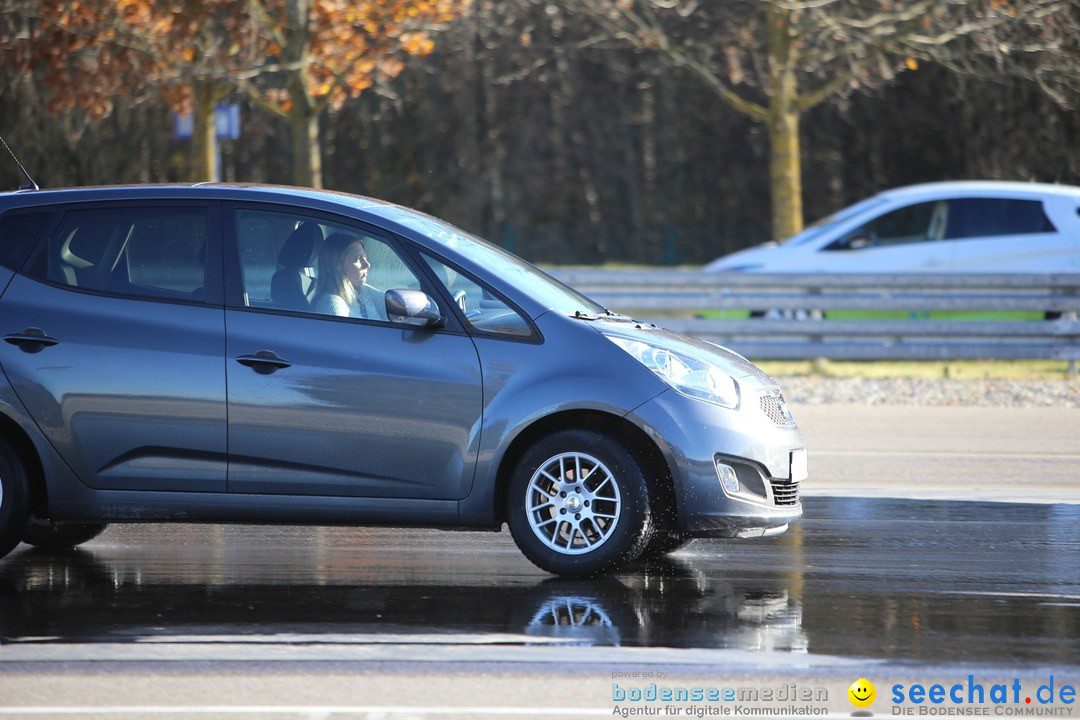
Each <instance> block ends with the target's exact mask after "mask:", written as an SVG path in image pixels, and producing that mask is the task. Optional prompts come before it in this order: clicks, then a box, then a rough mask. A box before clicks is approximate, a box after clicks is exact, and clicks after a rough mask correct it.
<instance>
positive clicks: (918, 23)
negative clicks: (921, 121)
mask: <svg viewBox="0 0 1080 720" xmlns="http://www.w3.org/2000/svg"><path fill="white" fill-rule="evenodd" d="M1060 5H1061V3H1060V2H1058V1H1057V0H910V1H906V2H899V1H895V0H731V1H730V2H725V3H704V2H700V0H573V1H572V2H569V3H568V6H575V7H579V8H581V9H582V10H583V11H584V12H588V14H589V15H590V16H591V17H592V18H594V19H595V20H597V21H599V22H600V23H602V25H603V26H604V27H606V28H607V30H608V32H609V33H610V36H611V37H612V38H613V39H614V40H616V41H619V42H624V43H629V44H630V45H631V46H633V47H635V48H637V49H639V50H642V51H648V52H653V53H656V54H657V55H658V56H659V57H661V58H663V59H664V60H665V61H666V62H668V63H670V64H672V65H675V66H681V67H684V68H687V69H689V70H690V71H691V72H693V73H694V74H695V75H697V76H698V77H699V78H700V79H701V80H702V81H704V83H705V85H706V86H707V87H708V88H709V89H710V90H711V91H713V92H715V93H716V94H717V95H718V96H719V97H721V98H722V99H723V100H724V101H725V102H726V103H727V104H728V105H729V106H730V107H731V108H733V109H735V110H736V111H738V112H740V113H742V114H744V115H746V116H748V117H750V118H752V119H753V120H755V121H757V122H760V123H763V124H764V125H765V126H766V128H767V132H768V137H769V143H770V162H769V176H770V187H771V195H772V227H773V234H774V236H775V237H777V238H781V237H786V236H789V235H792V234H794V233H796V232H798V231H799V230H801V229H802V224H803V213H802V167H801V160H800V149H801V148H800V134H799V123H800V120H801V118H802V117H803V115H804V114H805V113H806V112H807V111H808V110H810V109H811V108H813V107H815V106H817V105H818V104H820V103H822V102H824V101H825V100H827V99H829V98H831V97H833V96H836V95H838V94H842V93H847V92H850V91H852V90H854V89H857V88H859V87H866V86H872V85H875V84H880V83H882V82H887V81H889V80H891V79H892V78H893V77H894V76H895V75H896V74H897V73H899V72H904V71H912V70H915V69H917V68H918V66H919V63H920V62H924V61H927V60H933V59H935V58H936V57H938V56H940V55H942V54H944V53H945V52H946V51H947V50H951V49H952V48H953V47H954V45H956V44H957V43H958V41H960V40H961V39H964V38H968V37H971V36H974V35H976V34H979V33H982V34H986V33H987V32H989V31H991V30H992V29H994V28H996V27H999V26H1003V25H1008V24H1011V23H1015V22H1017V19H1018V18H1022V17H1024V16H1031V15H1032V14H1033V13H1042V12H1043V11H1047V12H1056V11H1058V10H1060ZM970 47H972V46H971V45H970V44H969V48H970Z"/></svg>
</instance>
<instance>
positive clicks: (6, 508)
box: [0, 440, 30, 557]
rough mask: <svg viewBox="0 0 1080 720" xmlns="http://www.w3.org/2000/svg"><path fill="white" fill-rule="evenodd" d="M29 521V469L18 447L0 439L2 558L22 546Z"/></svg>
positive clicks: (0, 530) (0, 535)
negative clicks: (20, 455)
mask: <svg viewBox="0 0 1080 720" xmlns="http://www.w3.org/2000/svg"><path fill="white" fill-rule="evenodd" d="M29 518H30V487H29V483H28V481H27V478H26V468H24V467H23V462H22V459H21V458H20V457H19V454H18V453H17V452H15V450H14V448H12V447H11V446H10V445H8V444H7V443H6V442H4V441H3V440H0V557H3V556H4V555H7V554H8V553H9V552H11V551H12V549H14V547H15V546H16V545H18V544H19V541H20V540H21V539H22V535H23V531H24V530H25V529H26V523H27V521H28V520H29Z"/></svg>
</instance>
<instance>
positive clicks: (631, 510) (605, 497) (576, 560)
mask: <svg viewBox="0 0 1080 720" xmlns="http://www.w3.org/2000/svg"><path fill="white" fill-rule="evenodd" d="M645 477H646V476H645V471H644V467H643V465H642V463H641V462H639V461H638V459H637V458H636V457H635V456H634V454H633V453H631V452H630V450H629V449H628V448H627V447H625V446H624V445H623V444H622V443H621V442H619V441H618V440H615V439H614V438H612V437H609V436H607V435H603V434H600V433H597V432H593V431H584V430H582V431H573V430H567V431H562V432H559V433H555V434H554V435H549V436H548V437H546V438H543V439H542V440H540V441H539V442H537V443H536V444H535V445H533V447H531V448H530V449H529V450H527V451H526V452H525V454H524V456H523V457H522V458H521V460H520V462H519V463H518V465H517V468H516V470H515V473H514V477H513V479H512V480H511V486H510V492H509V496H508V498H507V503H508V505H507V521H508V523H509V525H510V532H511V534H512V535H513V536H514V541H515V542H516V543H517V545H518V547H519V548H520V549H521V551H522V553H524V554H525V556H526V557H527V558H529V560H531V561H532V562H533V563H534V564H536V565H537V566H539V567H540V568H542V569H544V570H547V571H548V572H552V573H556V574H559V575H595V574H598V573H602V572H607V571H611V570H614V569H616V568H618V567H620V566H622V565H623V564H625V563H628V562H630V561H632V560H633V559H635V558H636V557H637V556H638V555H639V554H640V553H641V551H642V549H643V548H644V547H645V545H646V544H647V543H648V541H649V539H650V538H651V537H652V514H651V512H650V508H649V486H648V483H647V481H646V479H645Z"/></svg>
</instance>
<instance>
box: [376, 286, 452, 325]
mask: <svg viewBox="0 0 1080 720" xmlns="http://www.w3.org/2000/svg"><path fill="white" fill-rule="evenodd" d="M386 317H387V319H388V320H390V322H392V323H399V324H401V325H412V326H414V327H422V328H437V327H442V326H443V325H444V324H445V323H446V320H445V318H443V316H442V313H441V312H439V305H438V304H437V303H436V302H435V301H434V300H432V299H431V296H430V295H428V294H427V293H426V292H424V291H423V290H409V289H407V288H399V289H396V290H387V291H386Z"/></svg>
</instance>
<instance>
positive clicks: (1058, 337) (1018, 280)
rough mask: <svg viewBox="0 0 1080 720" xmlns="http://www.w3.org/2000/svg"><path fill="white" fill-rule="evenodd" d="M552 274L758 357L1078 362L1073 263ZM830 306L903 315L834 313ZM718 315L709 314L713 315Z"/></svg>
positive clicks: (614, 304) (1079, 297)
mask: <svg viewBox="0 0 1080 720" xmlns="http://www.w3.org/2000/svg"><path fill="white" fill-rule="evenodd" d="M552 274H554V275H555V276H556V277H558V278H559V279H561V280H563V281H564V282H566V283H568V284H569V285H572V286H573V287H575V288H577V289H578V290H580V291H581V292H583V293H585V294H586V295H588V296H589V297H591V298H593V299H594V300H596V301H597V302H599V303H601V304H602V305H604V306H605V307H607V308H609V309H611V310H613V311H616V312H623V313H627V314H630V315H633V316H634V317H636V318H639V319H641V320H643V321H648V322H653V323H656V324H657V325H661V326H663V327H667V328H670V329H672V330H676V331H678V332H682V333H686V334H688V335H693V336H697V337H701V338H705V339H708V340H711V341H714V342H719V343H720V344H722V345H725V346H727V347H730V348H732V349H733V350H735V351H737V352H739V353H741V354H743V355H746V356H747V357H750V358H753V359H760V360H781V359H804V358H819V357H821V358H830V359H837V360H841V359H844V360H959V359H991V358H992V359H1020V358H1041V359H1056V360H1068V361H1070V367H1071V368H1073V371H1074V372H1075V367H1076V361H1077V360H1080V321H1078V319H1077V318H1078V315H1080V273H1061V274H963V275H951V274H950V275H946V274H920V275H916V274H903V275H882V274H843V275H822V274H769V275H765V274H760V275H759V274H743V273H739V274H729V273H704V272H700V271H686V270H576V269H566V268H560V269H558V270H555V271H554V272H553V273H552ZM715 310H750V311H755V310H756V311H763V310H779V311H785V310H793V311H810V310H813V311H821V312H820V313H814V315H816V316H819V317H818V318H817V319H805V320H794V319H770V318H757V317H755V318H749V319H739V320H731V319H718V318H712V317H710V311H715ZM836 310H881V311H901V312H906V313H909V314H910V315H911V318H912V319H905V320H837V319H831V318H830V317H829V312H830V311H836ZM934 310H938V311H987V312H992V313H1003V312H1009V311H1035V312H1038V313H1050V315H1049V317H1052V318H1054V319H1046V320H1032V321H1023V320H1008V319H1002V320H997V319H994V320H929V319H918V315H919V314H921V313H926V312H928V311H934ZM712 314H714V315H715V314H716V313H712Z"/></svg>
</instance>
